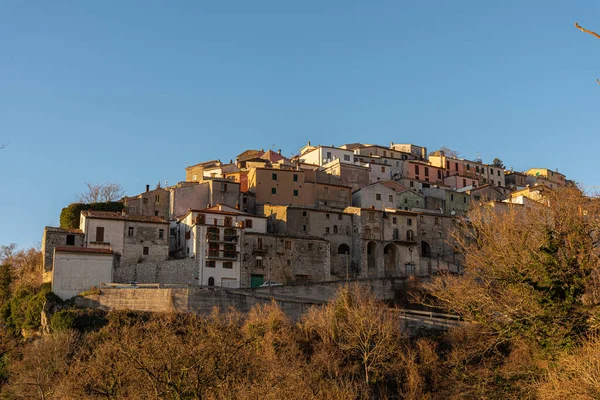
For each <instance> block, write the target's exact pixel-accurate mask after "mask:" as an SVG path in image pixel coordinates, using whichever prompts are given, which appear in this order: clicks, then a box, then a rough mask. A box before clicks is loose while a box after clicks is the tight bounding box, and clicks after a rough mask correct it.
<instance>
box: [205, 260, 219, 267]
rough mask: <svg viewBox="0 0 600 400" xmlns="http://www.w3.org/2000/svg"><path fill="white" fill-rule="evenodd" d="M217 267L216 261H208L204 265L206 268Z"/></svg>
mask: <svg viewBox="0 0 600 400" xmlns="http://www.w3.org/2000/svg"><path fill="white" fill-rule="evenodd" d="M216 265H217V263H216V262H215V261H212V260H211V261H207V262H206V264H204V266H205V267H206V268H214V267H215V266H216Z"/></svg>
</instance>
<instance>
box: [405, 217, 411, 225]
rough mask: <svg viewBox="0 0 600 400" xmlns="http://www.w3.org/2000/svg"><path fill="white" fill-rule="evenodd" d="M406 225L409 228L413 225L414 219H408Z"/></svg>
mask: <svg viewBox="0 0 600 400" xmlns="http://www.w3.org/2000/svg"><path fill="white" fill-rule="evenodd" d="M406 225H408V226H411V225H412V218H407V219H406Z"/></svg>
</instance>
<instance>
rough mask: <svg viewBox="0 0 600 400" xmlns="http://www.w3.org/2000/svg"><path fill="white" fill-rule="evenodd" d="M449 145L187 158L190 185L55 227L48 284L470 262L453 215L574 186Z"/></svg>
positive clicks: (321, 274) (365, 271)
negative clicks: (460, 153)
mask: <svg viewBox="0 0 600 400" xmlns="http://www.w3.org/2000/svg"><path fill="white" fill-rule="evenodd" d="M446 153H449V152H448V151H446V152H445V151H443V150H439V151H435V152H432V153H431V154H429V155H428V153H427V149H426V148H425V147H422V146H417V145H413V144H397V143H391V144H390V145H389V146H381V145H374V144H361V143H353V144H345V145H342V146H338V147H335V146H322V145H318V146H314V145H311V143H310V142H308V144H307V145H306V146H304V147H303V148H302V149H300V152H299V154H298V155H296V156H294V157H292V158H286V157H284V156H283V155H282V154H281V151H277V152H275V151H271V150H267V151H264V150H246V151H244V152H243V153H241V154H239V155H238V156H237V157H236V158H235V160H233V159H232V160H230V161H229V162H228V163H224V162H222V161H220V160H210V161H206V162H201V163H198V164H195V165H192V166H189V167H187V168H185V181H182V182H179V183H177V184H176V185H173V186H169V187H160V185H157V187H156V188H155V189H151V188H150V186H149V185H146V188H145V190H144V191H143V192H142V193H140V194H139V195H137V196H132V197H125V198H123V199H122V211H120V212H116V211H96V210H91V209H90V210H83V211H81V214H80V223H79V227H78V228H72V227H71V228H66V227H46V228H45V230H44V234H43V240H42V252H43V257H44V267H43V268H44V280H45V281H46V282H52V290H53V292H54V293H56V294H57V295H58V296H60V297H61V298H63V299H67V298H70V297H73V296H76V295H77V294H79V293H80V292H82V291H85V290H89V289H90V288H91V287H99V286H100V285H101V284H105V283H111V282H112V283H135V284H143V283H153V284H159V285H169V284H184V285H191V286H196V287H225V288H254V287H260V286H264V285H288V284H297V283H310V282H325V281H334V280H344V279H353V278H382V277H406V276H428V275H430V274H432V273H435V272H437V271H440V270H449V271H453V272H460V268H461V267H460V265H461V257H460V254H456V253H455V251H454V248H453V246H452V244H451V239H450V237H449V232H450V230H451V229H452V227H453V225H454V220H455V219H456V218H460V217H462V216H464V215H465V213H467V212H468V211H469V209H470V208H471V207H476V206H480V205H482V204H489V205H492V206H494V207H496V208H497V209H499V210H501V209H502V208H503V207H506V206H508V205H509V204H519V205H522V206H527V204H528V202H532V201H536V200H538V199H539V197H540V196H541V195H542V192H543V191H544V190H552V189H555V188H557V187H560V186H565V185H567V184H568V183H569V182H568V181H567V179H566V177H565V175H563V174H561V173H559V172H558V171H557V170H551V169H547V168H532V169H529V170H527V171H524V172H516V171H512V170H505V168H504V165H502V162H501V161H500V160H495V163H492V164H486V163H484V162H482V160H480V159H476V160H466V159H463V158H459V157H456V156H451V155H450V154H446Z"/></svg>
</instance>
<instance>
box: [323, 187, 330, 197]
mask: <svg viewBox="0 0 600 400" xmlns="http://www.w3.org/2000/svg"><path fill="white" fill-rule="evenodd" d="M323 193H324V194H325V196H327V195H328V194H329V188H328V187H327V186H325V188H324V189H323Z"/></svg>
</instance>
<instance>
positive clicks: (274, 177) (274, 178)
mask: <svg viewBox="0 0 600 400" xmlns="http://www.w3.org/2000/svg"><path fill="white" fill-rule="evenodd" d="M271 179H273V180H274V181H276V180H277V174H276V173H273V174H272V175H271Z"/></svg>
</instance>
